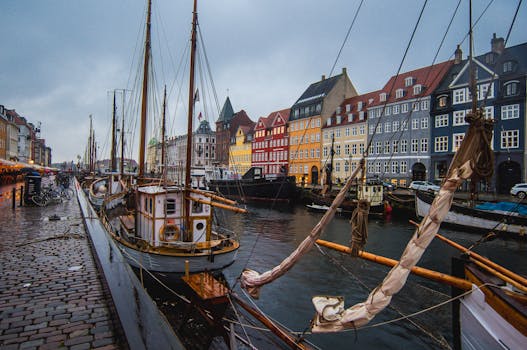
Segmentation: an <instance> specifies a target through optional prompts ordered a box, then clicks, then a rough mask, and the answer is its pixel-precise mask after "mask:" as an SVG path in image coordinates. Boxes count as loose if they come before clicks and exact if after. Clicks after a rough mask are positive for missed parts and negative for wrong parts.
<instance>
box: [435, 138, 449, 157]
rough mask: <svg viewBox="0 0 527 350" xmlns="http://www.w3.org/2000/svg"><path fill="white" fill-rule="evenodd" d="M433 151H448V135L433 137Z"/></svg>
mask: <svg viewBox="0 0 527 350" xmlns="http://www.w3.org/2000/svg"><path fill="white" fill-rule="evenodd" d="M434 152H437V153H439V152H448V136H437V137H436V138H435V139H434Z"/></svg>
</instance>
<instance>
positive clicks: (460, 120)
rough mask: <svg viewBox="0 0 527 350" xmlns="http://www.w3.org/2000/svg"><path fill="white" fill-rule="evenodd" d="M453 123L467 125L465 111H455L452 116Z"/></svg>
mask: <svg viewBox="0 0 527 350" xmlns="http://www.w3.org/2000/svg"><path fill="white" fill-rule="evenodd" d="M452 125H454V126H457V125H467V122H466V121H465V111H455V112H454V116H453V118H452Z"/></svg>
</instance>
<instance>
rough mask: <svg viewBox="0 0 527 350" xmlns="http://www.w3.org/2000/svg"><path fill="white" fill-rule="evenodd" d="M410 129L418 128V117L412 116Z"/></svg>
mask: <svg viewBox="0 0 527 350" xmlns="http://www.w3.org/2000/svg"><path fill="white" fill-rule="evenodd" d="M412 130H419V118H412Z"/></svg>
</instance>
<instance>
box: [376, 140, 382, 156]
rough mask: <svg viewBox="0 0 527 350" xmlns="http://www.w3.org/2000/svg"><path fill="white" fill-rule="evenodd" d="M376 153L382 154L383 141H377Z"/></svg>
mask: <svg viewBox="0 0 527 350" xmlns="http://www.w3.org/2000/svg"><path fill="white" fill-rule="evenodd" d="M375 153H376V154H381V153H382V142H380V141H377V142H376V143H375Z"/></svg>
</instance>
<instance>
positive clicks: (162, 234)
mask: <svg viewBox="0 0 527 350" xmlns="http://www.w3.org/2000/svg"><path fill="white" fill-rule="evenodd" d="M180 237H181V232H180V230H179V227H178V226H177V225H175V224H166V225H163V226H161V229H160V230H159V239H160V240H162V241H165V242H173V241H179V240H180Z"/></svg>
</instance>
